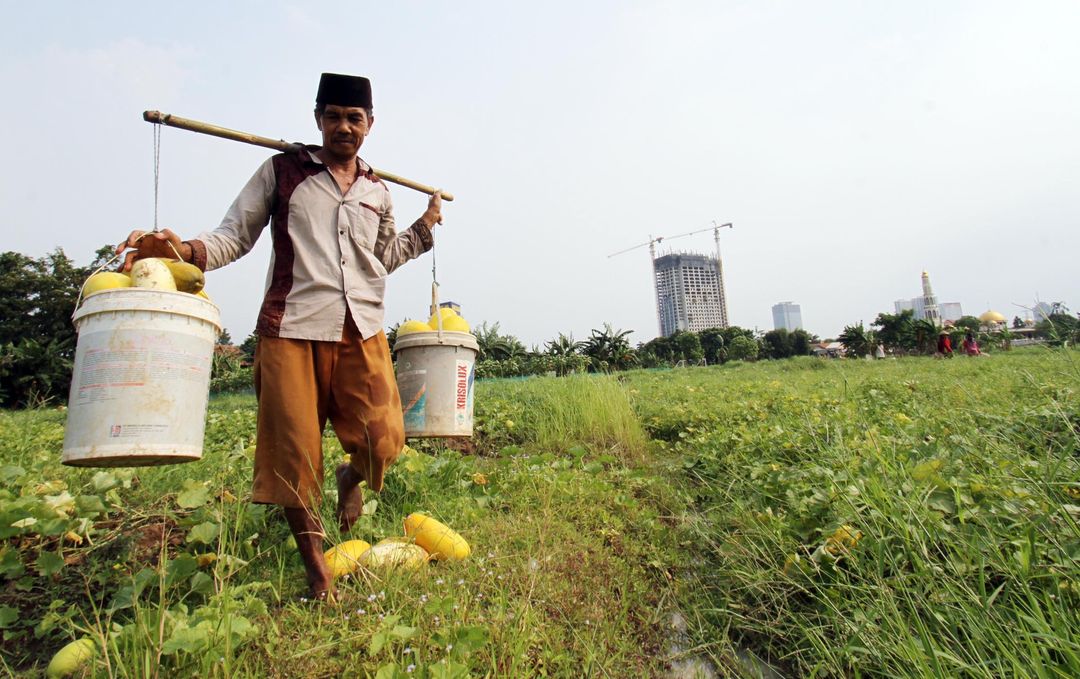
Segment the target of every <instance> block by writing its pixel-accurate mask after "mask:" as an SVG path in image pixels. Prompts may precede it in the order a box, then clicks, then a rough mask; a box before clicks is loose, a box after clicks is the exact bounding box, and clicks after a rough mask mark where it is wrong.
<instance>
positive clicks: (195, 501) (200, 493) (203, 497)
mask: <svg viewBox="0 0 1080 679" xmlns="http://www.w3.org/2000/svg"><path fill="white" fill-rule="evenodd" d="M209 501H210V489H209V488H207V487H206V486H204V485H203V484H201V483H199V482H197V481H192V480H190V479H189V480H187V481H185V482H184V490H183V491H182V492H181V493H180V494H179V495H177V496H176V504H178V505H180V506H181V507H182V508H184V509H196V508H197V507H202V506H203V505H204V504H206V503H207V502H209Z"/></svg>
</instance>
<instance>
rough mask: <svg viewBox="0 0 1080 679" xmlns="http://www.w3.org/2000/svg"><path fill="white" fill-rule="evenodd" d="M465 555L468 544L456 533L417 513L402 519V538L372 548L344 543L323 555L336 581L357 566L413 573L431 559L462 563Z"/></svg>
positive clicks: (387, 539)
mask: <svg viewBox="0 0 1080 679" xmlns="http://www.w3.org/2000/svg"><path fill="white" fill-rule="evenodd" d="M469 552H470V548H469V543H468V542H466V541H465V538H463V537H461V535H459V534H458V533H457V532H456V531H454V530H453V529H452V528H450V527H449V526H447V525H446V524H444V523H441V522H439V521H436V520H435V519H433V518H431V517H430V516H428V515H427V514H421V513H419V512H417V513H413V514H409V516H407V517H405V536H404V537H389V538H386V539H384V540H380V541H379V542H376V543H375V544H374V545H371V544H368V543H367V542H365V541H364V540H347V541H345V542H342V543H341V544H339V545H337V546H335V547H332V548H330V550H329V551H327V552H326V555H325V556H326V565H327V566H328V567H329V568H330V572H331V573H332V574H333V577H334V578H340V577H342V576H344V575H348V574H350V573H354V572H356V571H357V570H359V569H360V567H361V566H363V567H364V568H367V569H369V570H376V569H378V570H387V569H402V570H409V571H415V570H418V569H420V568H421V567H422V566H423V565H424V564H426V563H427V562H428V561H430V560H431V559H439V560H442V561H463V560H464V559H466V558H467V557H468V556H469Z"/></svg>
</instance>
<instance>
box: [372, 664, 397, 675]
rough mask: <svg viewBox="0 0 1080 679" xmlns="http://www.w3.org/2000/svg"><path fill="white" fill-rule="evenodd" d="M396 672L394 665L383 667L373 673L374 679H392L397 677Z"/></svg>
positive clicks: (395, 665)
mask: <svg viewBox="0 0 1080 679" xmlns="http://www.w3.org/2000/svg"><path fill="white" fill-rule="evenodd" d="M398 671H399V670H398V666H397V664H395V663H390V664H389V665H383V666H382V667H380V668H379V671H378V672H376V673H375V679H394V677H396V676H398Z"/></svg>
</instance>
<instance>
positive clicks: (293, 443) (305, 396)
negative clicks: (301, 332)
mask: <svg viewBox="0 0 1080 679" xmlns="http://www.w3.org/2000/svg"><path fill="white" fill-rule="evenodd" d="M255 396H256V398H257V399H258V402H259V416H258V434H257V438H256V440H255V473H254V480H253V483H252V486H253V487H252V492H251V499H252V502H257V503H263V504H275V505H281V506H283V507H294V508H295V507H310V506H312V505H313V504H316V505H317V504H318V503H319V502H320V501H321V498H322V484H323V451H322V434H323V428H324V427H325V426H326V420H327V418H329V419H330V423H331V424H332V425H333V427H334V433H335V434H337V437H338V440H339V441H340V442H341V447H342V448H343V449H344V451H345V453H346V454H347V455H348V456H349V461H350V462H349V463H350V464H351V465H352V467H353V468H354V469H355V470H356V471H358V472H359V473H360V475H361V476H362V477H363V478H364V480H365V481H367V485H368V487H369V488H371V489H372V490H375V491H379V490H382V485H383V475H384V474H385V472H386V468H387V467H388V466H390V465H391V464H393V462H394V460H395V459H396V458H397V456H398V454H400V452H401V448H402V446H403V445H404V444H405V425H404V422H403V420H402V414H401V397H400V396H399V395H398V389H397V382H396V381H395V380H394V366H393V362H392V361H391V358H390V347H389V345H388V344H387V342H386V334H385V333H383V332H382V331H380V332H379V334H378V335H375V336H374V337H369V338H368V339H366V340H365V339H363V338H362V337H360V333H359V331H358V330H357V329H356V324H355V323H354V322H353V320H352V318H351V316H350V317H348V318H346V319H345V331H344V335H343V337H342V338H341V341H340V342H318V341H313V340H297V339H286V338H280V337H260V338H259V344H258V347H257V348H256V350H255ZM335 467H336V465H335Z"/></svg>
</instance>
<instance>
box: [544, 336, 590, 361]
mask: <svg viewBox="0 0 1080 679" xmlns="http://www.w3.org/2000/svg"><path fill="white" fill-rule="evenodd" d="M584 347H585V343H584V342H575V341H574V334H573V333H570V334H569V335H564V334H562V333H561V332H560V333H559V336H558V337H557V338H556V339H553V340H551V341H550V342H545V343H544V350H545V351H546V352H547V353H548V354H550V355H552V356H572V355H574V354H578V353H581V350H582V349H583V348H584Z"/></svg>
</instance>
